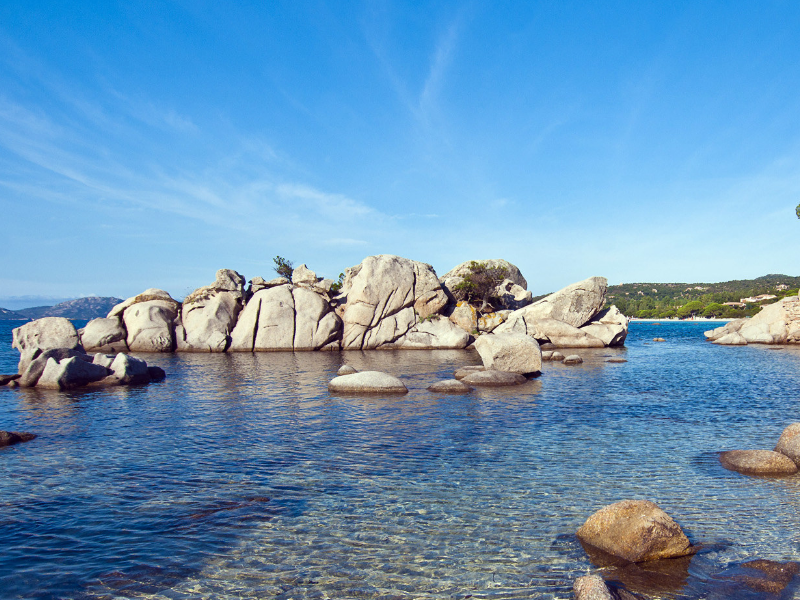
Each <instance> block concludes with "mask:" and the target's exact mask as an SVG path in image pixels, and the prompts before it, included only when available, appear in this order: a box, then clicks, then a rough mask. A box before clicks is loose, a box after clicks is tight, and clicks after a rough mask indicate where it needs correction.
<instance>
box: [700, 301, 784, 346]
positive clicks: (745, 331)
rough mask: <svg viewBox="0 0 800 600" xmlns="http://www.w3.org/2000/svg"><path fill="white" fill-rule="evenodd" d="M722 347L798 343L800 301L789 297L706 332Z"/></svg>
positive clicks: (707, 335) (707, 336) (710, 338)
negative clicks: (746, 344) (755, 313)
mask: <svg viewBox="0 0 800 600" xmlns="http://www.w3.org/2000/svg"><path fill="white" fill-rule="evenodd" d="M705 336H706V338H708V339H709V340H710V341H712V342H714V343H717V344H721V345H743V342H744V343H748V344H800V299H798V297H797V296H789V297H788V298H784V299H783V300H780V301H779V302H776V303H775V304H769V305H767V306H765V307H764V308H762V309H761V311H760V312H759V313H758V314H757V315H755V316H754V317H752V318H749V319H736V320H735V321H730V322H729V323H727V324H726V325H724V326H722V327H718V328H716V329H713V330H711V331H706V332H705Z"/></svg>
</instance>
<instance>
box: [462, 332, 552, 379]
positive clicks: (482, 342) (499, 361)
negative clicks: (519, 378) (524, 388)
mask: <svg viewBox="0 0 800 600" xmlns="http://www.w3.org/2000/svg"><path fill="white" fill-rule="evenodd" d="M475 349H476V350H477V351H478V354H480V356H481V360H482V361H483V364H484V366H485V367H486V368H487V369H496V370H498V371H507V372H509V373H519V374H521V375H524V374H526V373H538V372H539V371H541V370H542V351H541V349H540V348H539V344H538V343H536V340H535V339H533V338H531V337H530V336H527V335H525V334H522V333H500V334H496V335H482V336H480V337H479V338H478V339H477V340H476V341H475Z"/></svg>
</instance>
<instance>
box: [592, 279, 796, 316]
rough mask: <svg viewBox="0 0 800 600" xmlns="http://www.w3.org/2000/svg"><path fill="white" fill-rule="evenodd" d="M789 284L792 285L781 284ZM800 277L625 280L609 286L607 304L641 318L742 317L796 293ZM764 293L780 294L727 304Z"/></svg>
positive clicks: (626, 313)
mask: <svg viewBox="0 0 800 600" xmlns="http://www.w3.org/2000/svg"><path fill="white" fill-rule="evenodd" d="M782 286H788V289H779V287H782ZM798 287H800V277H788V276H786V275H765V276H763V277H759V278H757V279H741V280H735V281H724V282H721V283H625V284H622V285H612V286H609V287H608V295H607V300H606V301H607V304H608V305H611V304H615V305H616V306H617V308H619V309H620V311H622V312H623V313H624V314H625V315H627V316H629V317H639V318H641V319H669V318H679V319H685V318H688V317H693V316H701V317H718V318H732V319H736V318H740V317H747V316H752V315H754V314H756V313H757V312H758V311H759V310H761V307H762V306H764V305H766V304H770V303H772V302H777V301H778V300H780V299H781V298H784V297H786V296H796V295H797V293H798ZM761 294H771V295H774V296H776V298H775V299H773V300H767V301H766V302H762V303H748V304H745V306H744V307H735V306H726V305H725V303H726V302H739V301H740V300H741V299H743V298H751V297H754V296H759V295H761Z"/></svg>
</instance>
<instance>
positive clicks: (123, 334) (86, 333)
mask: <svg viewBox="0 0 800 600" xmlns="http://www.w3.org/2000/svg"><path fill="white" fill-rule="evenodd" d="M78 334H79V335H80V340H81V345H82V346H83V348H84V350H87V351H88V352H127V351H128V344H127V342H126V339H127V337H128V332H127V331H125V328H124V327H123V326H122V320H121V319H120V318H119V317H107V318H100V319H92V320H91V321H89V322H88V323H87V324H86V327H84V328H83V329H79V330H78Z"/></svg>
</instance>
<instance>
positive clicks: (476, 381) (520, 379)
mask: <svg viewBox="0 0 800 600" xmlns="http://www.w3.org/2000/svg"><path fill="white" fill-rule="evenodd" d="M526 381H528V379H527V378H526V377H525V376H524V375H520V374H519V373H509V372H507V371H495V370H493V369H485V370H483V371H474V372H472V373H470V374H469V375H467V376H466V377H462V378H461V382H462V383H465V384H467V385H477V386H484V387H505V386H510V385H520V384H523V383H525V382H526Z"/></svg>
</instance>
